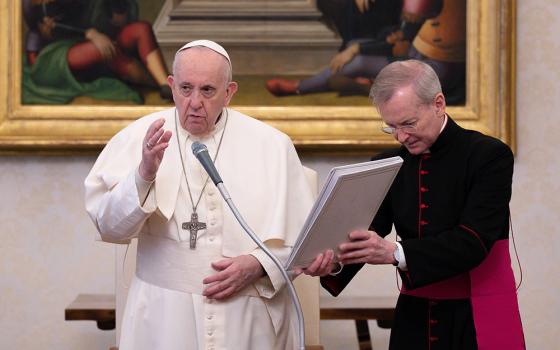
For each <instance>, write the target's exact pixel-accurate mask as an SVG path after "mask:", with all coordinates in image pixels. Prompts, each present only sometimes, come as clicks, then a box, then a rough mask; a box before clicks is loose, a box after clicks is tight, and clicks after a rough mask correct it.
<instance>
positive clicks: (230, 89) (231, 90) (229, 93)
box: [226, 81, 238, 106]
mask: <svg viewBox="0 0 560 350" xmlns="http://www.w3.org/2000/svg"><path fill="white" fill-rule="evenodd" d="M237 87H238V85H237V83H236V82H235V81H230V82H229V83H228V85H227V87H226V106H227V105H229V103H230V101H231V99H232V98H233V95H235V93H236V92H237Z"/></svg>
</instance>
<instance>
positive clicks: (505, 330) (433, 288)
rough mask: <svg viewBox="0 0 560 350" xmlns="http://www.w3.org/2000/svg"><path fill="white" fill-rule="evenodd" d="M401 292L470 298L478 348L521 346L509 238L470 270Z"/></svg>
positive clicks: (515, 348)
mask: <svg viewBox="0 0 560 350" xmlns="http://www.w3.org/2000/svg"><path fill="white" fill-rule="evenodd" d="M401 293H403V294H407V295H412V296H417V297H421V298H428V299H467V298H470V300H471V305H472V310H473V319H474V326H475V329H476V339H477V344H478V350H495V349H508V350H523V349H525V340H524V337H523V328H522V326H521V318H520V316H519V306H518V304H517V291H516V290H515V277H514V276H513V270H512V269H511V260H510V256H509V240H507V239H502V240H499V241H497V242H496V243H494V245H493V246H492V249H491V250H490V254H488V256H487V257H486V259H484V261H482V263H481V264H480V265H479V266H477V267H475V268H474V269H472V270H471V271H469V272H468V273H464V274H461V275H459V276H455V277H452V278H449V279H447V280H444V281H441V282H437V283H433V284H431V285H429V286H425V287H421V288H416V289H414V290H406V289H405V288H404V286H403V288H402V289H401Z"/></svg>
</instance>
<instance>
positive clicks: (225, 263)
mask: <svg viewBox="0 0 560 350" xmlns="http://www.w3.org/2000/svg"><path fill="white" fill-rule="evenodd" d="M212 268H214V269H215V270H216V271H218V273H215V274H213V275H211V276H208V277H206V278H205V279H204V280H203V281H202V283H204V284H205V285H206V287H205V289H204V292H203V293H202V295H204V296H205V297H207V298H210V299H218V300H220V299H226V298H228V297H230V296H232V295H233V294H235V293H237V292H239V291H240V290H242V289H244V288H245V287H247V286H248V285H249V284H251V283H253V282H255V281H256V280H258V279H259V278H260V277H261V276H262V275H263V273H264V269H263V267H262V265H261V264H260V262H259V261H258V260H257V258H255V257H254V256H252V255H240V256H237V257H235V258H228V259H223V260H220V261H216V262H213V263H212Z"/></svg>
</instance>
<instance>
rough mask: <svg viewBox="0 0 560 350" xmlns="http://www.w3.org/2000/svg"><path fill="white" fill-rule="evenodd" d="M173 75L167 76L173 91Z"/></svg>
mask: <svg viewBox="0 0 560 350" xmlns="http://www.w3.org/2000/svg"><path fill="white" fill-rule="evenodd" d="M173 81H174V80H173V75H171V74H170V75H168V76H167V84H168V85H169V87H170V88H171V91H173Z"/></svg>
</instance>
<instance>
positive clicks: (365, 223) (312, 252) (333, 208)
mask: <svg viewBox="0 0 560 350" xmlns="http://www.w3.org/2000/svg"><path fill="white" fill-rule="evenodd" d="M402 162H403V160H402V158H401V157H392V158H386V159H381V160H375V161H370V162H364V163H357V164H350V165H344V166H339V167H335V168H333V169H332V170H331V171H330V173H329V176H328V177H327V180H326V182H325V184H324V185H323V189H322V190H321V193H320V194H319V198H317V201H316V202H315V204H314V205H313V208H312V209H311V212H310V213H309V216H308V217H307V219H306V221H305V224H304V225H303V228H302V230H301V232H300V234H299V237H298V239H297V241H296V243H295V245H294V248H293V250H292V253H291V254H290V257H289V258H288V261H287V262H286V269H287V270H292V269H294V268H295V267H307V266H308V265H309V264H311V262H312V261H313V260H314V259H315V257H316V256H317V254H319V253H322V252H324V251H325V250H326V249H332V250H333V251H335V252H336V251H337V247H338V246H339V245H340V244H341V243H343V242H345V241H347V240H348V234H349V233H350V232H352V231H353V230H367V229H368V228H369V225H370V224H371V221H372V220H373V218H374V217H375V214H376V213H377V210H378V209H379V206H380V205H381V202H383V199H384V198H385V195H387V192H388V191H389V187H390V186H391V184H392V183H393V180H394V179H395V176H396V175H397V172H398V171H399V169H400V167H401V165H402Z"/></svg>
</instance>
